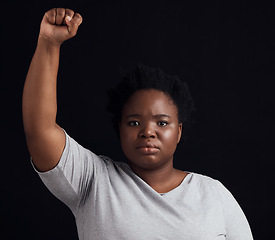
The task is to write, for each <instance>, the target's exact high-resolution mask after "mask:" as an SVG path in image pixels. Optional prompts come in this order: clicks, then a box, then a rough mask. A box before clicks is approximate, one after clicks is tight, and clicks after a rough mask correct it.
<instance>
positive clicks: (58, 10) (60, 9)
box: [57, 8, 65, 16]
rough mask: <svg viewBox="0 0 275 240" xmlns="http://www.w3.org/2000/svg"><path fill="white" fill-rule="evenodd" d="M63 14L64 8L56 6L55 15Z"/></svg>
mask: <svg viewBox="0 0 275 240" xmlns="http://www.w3.org/2000/svg"><path fill="white" fill-rule="evenodd" d="M64 14H65V9H64V8H57V15H59V16H63V15H64Z"/></svg>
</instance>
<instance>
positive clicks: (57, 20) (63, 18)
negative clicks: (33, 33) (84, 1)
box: [39, 8, 82, 45]
mask: <svg viewBox="0 0 275 240" xmlns="http://www.w3.org/2000/svg"><path fill="white" fill-rule="evenodd" d="M81 23H82V17H81V15H80V14H79V13H75V12H74V11H73V10H70V9H65V8H53V9H51V10H50V11H48V12H46V13H45V15H44V17H43V20H42V22H41V26H40V33H39V37H42V38H44V39H46V40H47V41H49V42H50V43H52V44H56V45H61V44H62V43H63V42H64V41H66V40H68V39H70V38H72V37H73V36H75V35H76V33H77V30H78V27H79V25H80V24H81Z"/></svg>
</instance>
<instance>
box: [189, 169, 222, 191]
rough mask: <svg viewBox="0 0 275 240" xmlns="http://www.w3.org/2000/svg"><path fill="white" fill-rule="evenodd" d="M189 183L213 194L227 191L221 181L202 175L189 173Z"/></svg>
mask: <svg viewBox="0 0 275 240" xmlns="http://www.w3.org/2000/svg"><path fill="white" fill-rule="evenodd" d="M188 183H189V184H191V185H193V186H196V187H198V188H200V189H201V190H206V191H211V192H217V191H218V192H220V191H224V190H227V189H226V188H225V187H224V185H223V184H222V183H221V182H220V181H219V180H217V179H215V178H213V177H210V176H207V175H204V174H200V173H194V172H189V178H188Z"/></svg>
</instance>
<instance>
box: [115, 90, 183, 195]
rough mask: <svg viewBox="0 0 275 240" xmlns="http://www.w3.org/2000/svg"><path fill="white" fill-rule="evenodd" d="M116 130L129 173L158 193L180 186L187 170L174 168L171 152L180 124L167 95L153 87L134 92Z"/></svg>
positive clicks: (172, 152) (172, 151) (180, 127)
mask: <svg viewBox="0 0 275 240" xmlns="http://www.w3.org/2000/svg"><path fill="white" fill-rule="evenodd" d="M119 130H120V141H121V146H122V150H123V152H124V154H125V156H126V157H127V159H128V163H129V165H130V167H131V169H132V170H133V172H135V173H136V174H137V175H138V176H139V177H140V178H142V179H143V180H144V181H145V182H146V183H148V184H149V185H150V186H151V187H152V188H153V189H154V190H155V191H157V192H159V193H165V192H169V191H171V190H172V189H174V188H176V187H177V186H179V185H180V183H181V182H182V181H183V179H184V178H185V177H186V175H187V174H188V173H186V172H184V171H181V170H178V169H175V168H174V166H173V155H174V152H175V150H176V147H177V144H178V143H179V141H180V138H181V132H182V123H179V120H178V111H177V107H176V105H175V104H174V103H173V101H172V100H171V99H170V98H169V96H168V95H167V94H165V93H163V92H162V91H159V90H154V89H150V90H139V91H137V92H135V93H134V94H133V95H132V96H131V97H130V98H129V100H128V101H127V102H126V104H125V105H124V107H123V111H122V116H121V122H120V124H119Z"/></svg>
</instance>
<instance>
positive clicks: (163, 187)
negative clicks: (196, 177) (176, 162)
mask: <svg viewBox="0 0 275 240" xmlns="http://www.w3.org/2000/svg"><path fill="white" fill-rule="evenodd" d="M129 165H130V167H131V169H132V170H133V172H134V173H135V174H136V175H138V176H139V177H140V178H141V179H143V180H144V181H145V182H146V183H147V184H148V185H150V187H152V188H153V189H154V190H155V191H157V192H159V193H166V192H169V191H171V190H172V189H174V188H176V187H177V186H179V185H180V183H181V182H182V180H183V178H184V177H185V176H186V175H187V174H186V173H185V172H183V171H180V170H177V169H175V168H174V167H173V161H172V162H170V163H169V164H168V165H166V166H162V167H160V168H157V169H144V168H141V167H139V166H137V165H134V164H132V163H129Z"/></svg>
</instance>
